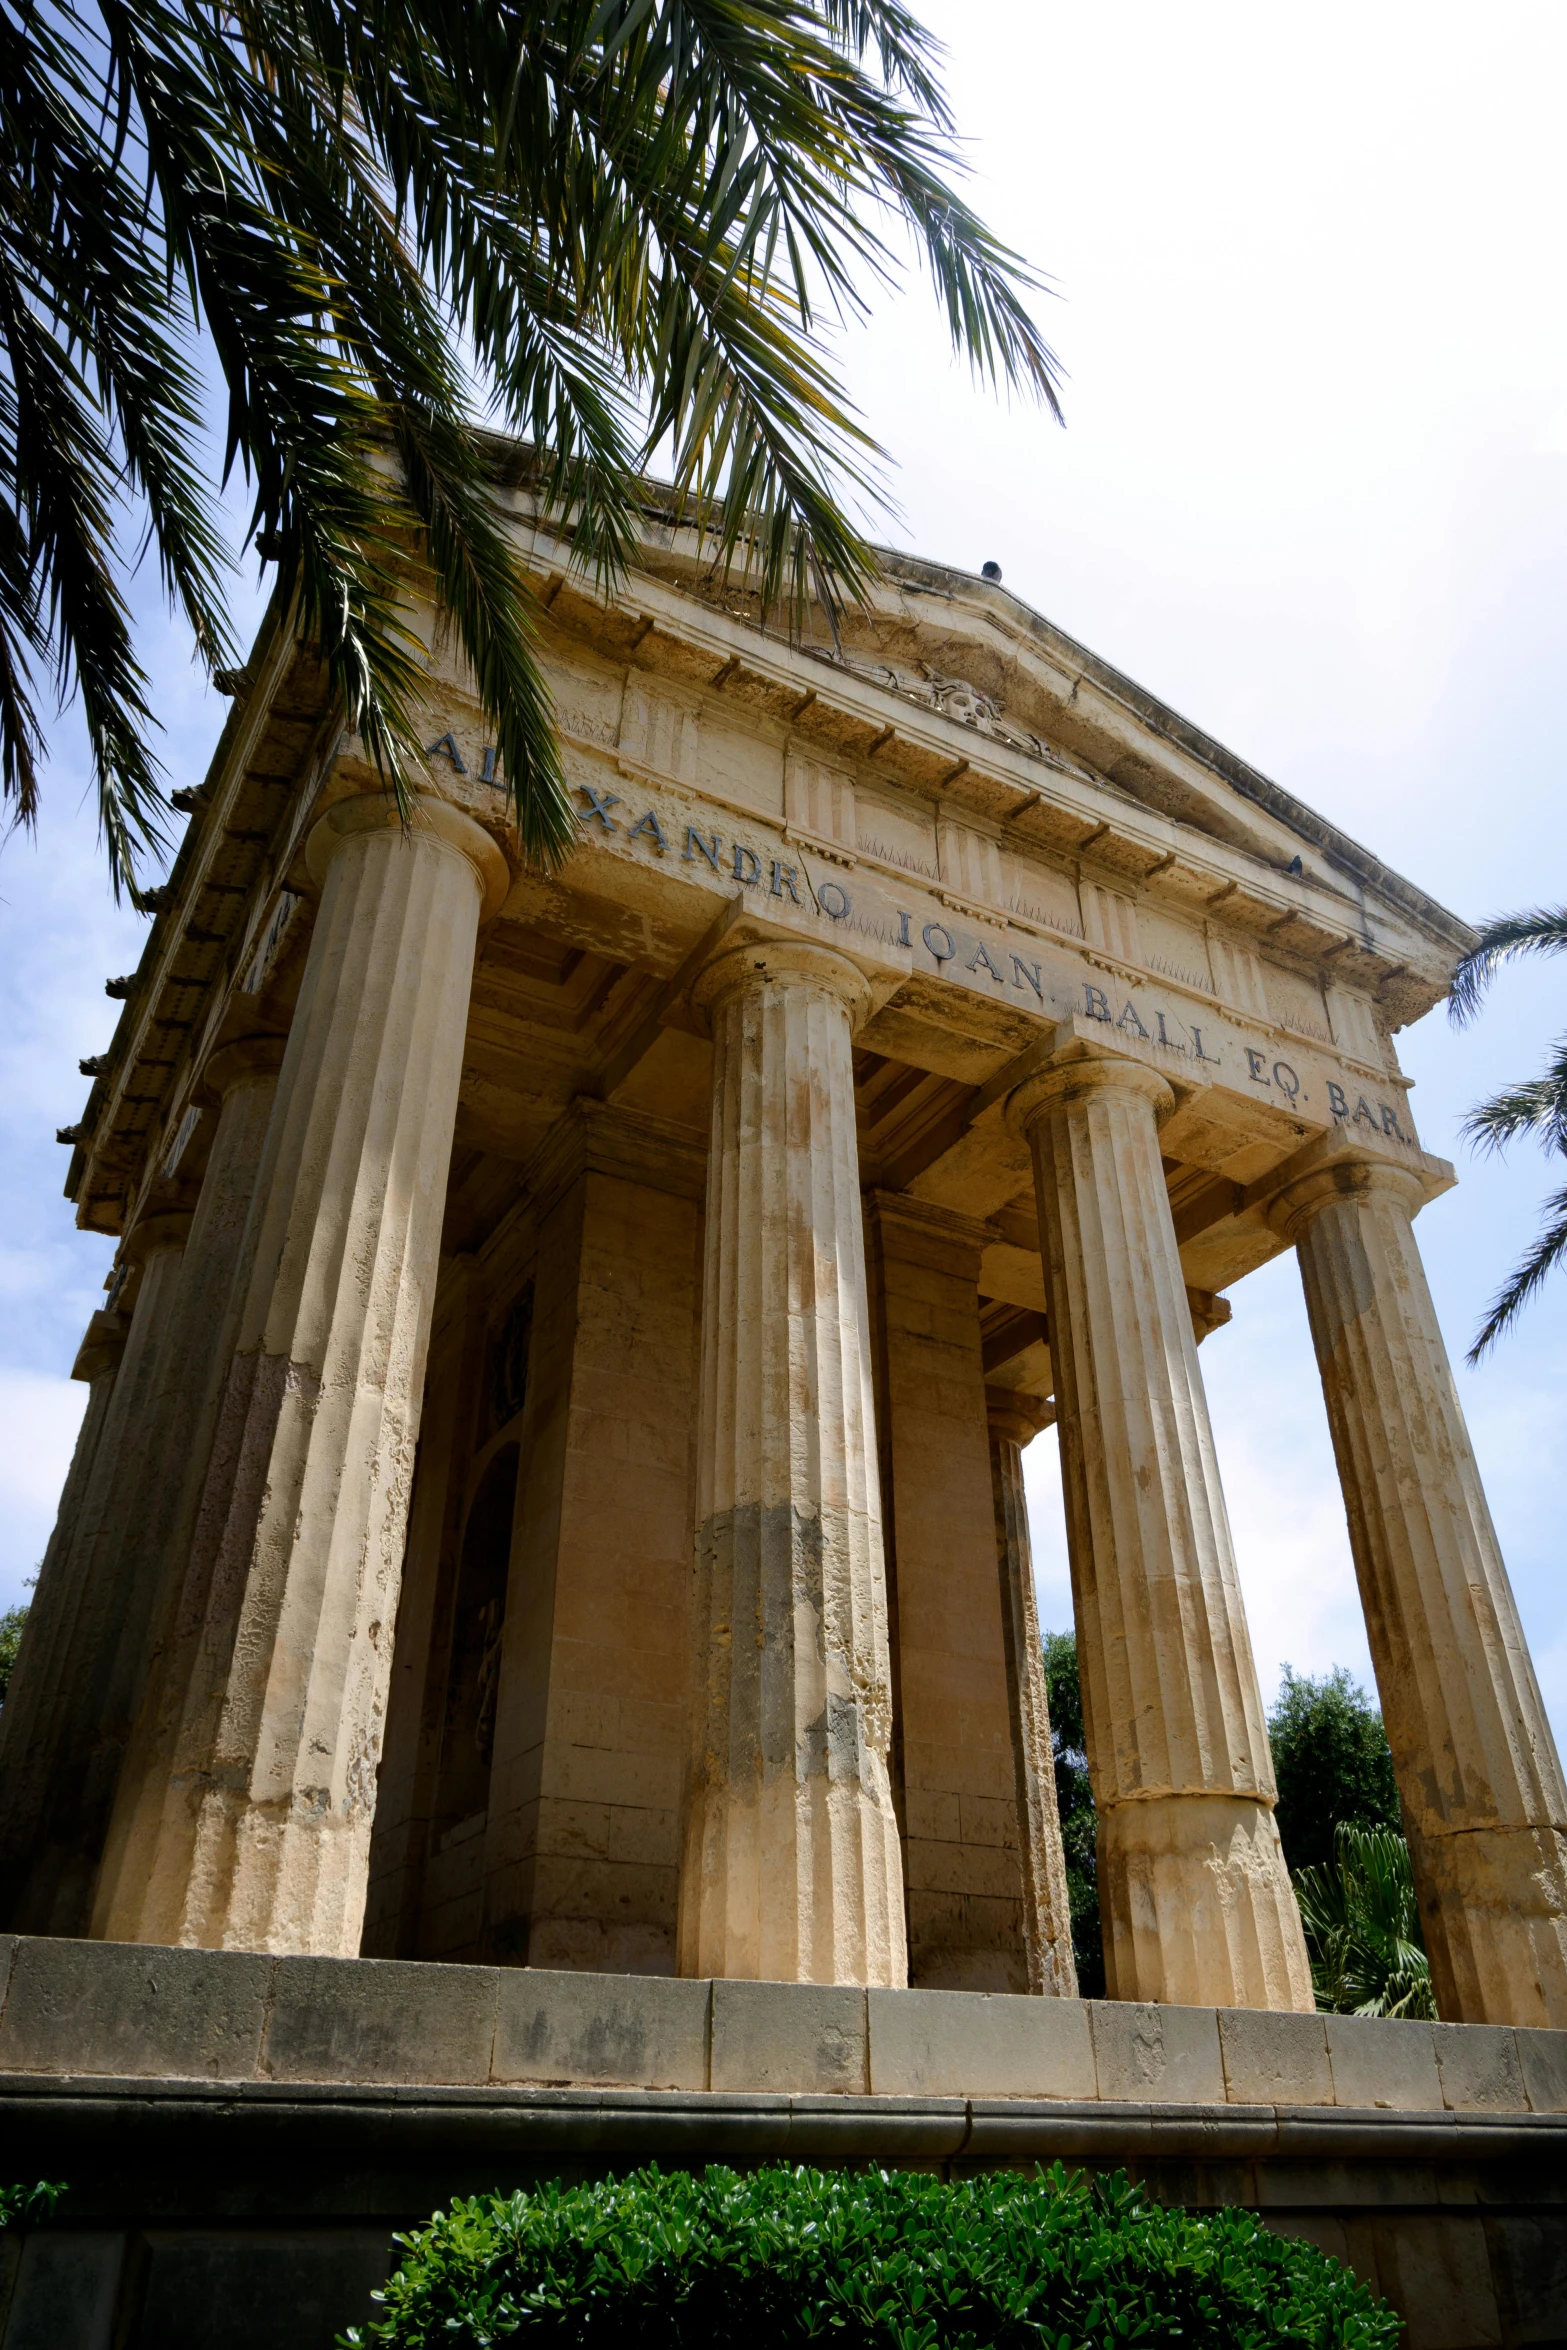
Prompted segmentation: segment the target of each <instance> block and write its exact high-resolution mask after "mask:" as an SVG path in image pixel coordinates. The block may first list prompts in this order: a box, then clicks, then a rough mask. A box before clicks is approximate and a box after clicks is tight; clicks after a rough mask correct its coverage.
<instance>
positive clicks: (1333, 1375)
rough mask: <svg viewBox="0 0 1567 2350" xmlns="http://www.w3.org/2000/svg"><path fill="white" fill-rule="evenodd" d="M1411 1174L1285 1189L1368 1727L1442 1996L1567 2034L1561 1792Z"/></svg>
mask: <svg viewBox="0 0 1567 2350" xmlns="http://www.w3.org/2000/svg"><path fill="white" fill-rule="evenodd" d="M1423 1198H1424V1190H1423V1187H1422V1184H1421V1181H1420V1179H1419V1177H1418V1176H1417V1175H1416V1174H1414V1173H1406V1172H1404V1171H1403V1170H1400V1169H1398V1168H1395V1167H1389V1166H1385V1165H1379V1164H1375V1163H1357V1162H1355V1161H1353V1160H1349V1161H1346V1160H1340V1161H1338V1162H1337V1163H1335V1164H1330V1165H1327V1166H1324V1167H1321V1168H1319V1169H1316V1170H1314V1171H1312V1172H1310V1173H1308V1174H1306V1175H1304V1176H1303V1177H1301V1178H1300V1180H1298V1181H1297V1182H1295V1183H1293V1184H1291V1185H1290V1186H1289V1187H1288V1188H1287V1189H1286V1190H1285V1191H1284V1192H1283V1193H1282V1194H1281V1196H1280V1198H1279V1201H1278V1203H1277V1206H1276V1208H1275V1211H1274V1213H1275V1216H1276V1218H1277V1220H1278V1221H1279V1223H1280V1225H1281V1227H1282V1228H1283V1229H1285V1230H1286V1231H1288V1232H1289V1233H1290V1235H1291V1236H1292V1237H1293V1238H1294V1240H1295V1243H1296V1248H1297V1252H1298V1254H1299V1258H1300V1270H1301V1279H1302V1282H1303V1283H1304V1285H1305V1291H1306V1306H1307V1311H1308V1313H1309V1315H1310V1318H1311V1331H1312V1337H1313V1340H1314V1341H1315V1344H1316V1350H1317V1361H1318V1364H1319V1365H1320V1368H1321V1372H1322V1387H1323V1394H1324V1396H1325V1397H1326V1400H1327V1407H1328V1420H1329V1424H1330V1426H1331V1428H1332V1431H1333V1447H1334V1452H1335V1454H1336V1456H1337V1459H1338V1469H1339V1478H1340V1481H1341V1483H1342V1486H1343V1491H1344V1504H1345V1509H1346V1511H1347V1513H1348V1517H1349V1533H1350V1546H1351V1549H1352V1550H1353V1553H1354V1558H1355V1569H1356V1573H1357V1576H1358V1578H1359V1582H1360V1592H1361V1600H1362V1604H1363V1606H1364V1609H1365V1617H1366V1632H1367V1637H1368V1639H1369V1642H1370V1646H1371V1655H1372V1661H1373V1663H1374V1664H1375V1666H1376V1674H1377V1685H1378V1688H1379V1690H1380V1692H1381V1698H1382V1717H1383V1720H1384V1722H1385V1723H1386V1725H1387V1733H1388V1742H1389V1744H1390V1745H1391V1747H1392V1749H1393V1761H1394V1766H1395V1768H1396V1770H1397V1774H1398V1788H1399V1796H1400V1799H1401V1801H1402V1804H1403V1811H1404V1821H1405V1825H1406V1828H1407V1830H1408V1833H1409V1843H1410V1852H1411V1856H1412V1858H1413V1862H1414V1872H1415V1886H1416V1890H1417V1892H1418V1894H1419V1897H1420V1911H1421V1918H1422V1921H1423V1924H1424V1927H1425V1936H1426V1946H1427V1948H1428V1950H1429V1952H1430V1955H1431V1975H1432V1982H1433V1986H1434V1988H1435V1991H1436V1996H1437V2004H1438V2006H1439V2008H1440V2009H1441V2012H1442V2013H1443V2015H1444V2016H1447V2017H1449V2018H1451V2019H1452V2020H1453V2021H1454V2022H1462V2023H1514V2024H1549V2025H1553V2026H1561V2025H1563V2024H1567V1789H1564V1786H1563V1781H1562V1768H1561V1763H1560V1761H1559V1759H1558V1757H1557V1753H1556V1748H1555V1743H1554V1741H1553V1739H1552V1737H1551V1730H1550V1725H1549V1723H1548V1721H1547V1719H1546V1715H1545V1709H1544V1706H1543V1705H1542V1703H1541V1700H1540V1692H1539V1687H1538V1684H1537V1683H1536V1680H1535V1674H1534V1667H1533V1665H1532V1664H1531V1662H1530V1659H1529V1652H1528V1649H1527V1647H1526V1645H1525V1642H1524V1637H1523V1630H1522V1627H1521V1625H1520V1624H1519V1621H1518V1611H1517V1608H1516V1606H1515V1604H1514V1600H1513V1595H1512V1590H1511V1588H1510V1586H1509V1583H1508V1580H1507V1570H1506V1568H1505V1566H1504V1565H1503V1562H1502V1557H1501V1552H1500V1550H1499V1549H1498V1547H1497V1541H1496V1533H1495V1529H1494V1528H1493V1526H1492V1524H1491V1515H1490V1511H1489V1509H1488V1508H1487V1506H1486V1500H1485V1495H1484V1492H1483V1491H1482V1489H1481V1485H1480V1476H1479V1471H1478V1469H1477V1467H1476V1465H1475V1459H1474V1453H1473V1451H1472V1449H1471V1447H1470V1442H1469V1433H1468V1430H1467V1428H1466V1427H1465V1425H1464V1418H1463V1411H1462V1407H1461V1406H1460V1404H1459V1401H1458V1395H1457V1391H1456V1389H1455V1387H1454V1384H1453V1375H1452V1371H1451V1368H1450V1366H1449V1363H1448V1359H1447V1351H1446V1348H1445V1346H1444V1344H1443V1341H1442V1334H1441V1331H1440V1329H1439V1327H1438V1325H1437V1319H1436V1312H1435V1309H1434V1307H1433V1305H1432V1302H1431V1293H1430V1290H1429V1289H1428V1287H1427V1285H1426V1278H1425V1272H1424V1269H1423V1267H1422V1265H1421V1262H1420V1255H1419V1251H1418V1249H1417V1247H1416V1245H1415V1238H1414V1234H1413V1232H1412V1230H1411V1229H1410V1219H1411V1216H1412V1215H1413V1213H1414V1211H1415V1210H1416V1208H1417V1207H1419V1206H1420V1204H1421V1203H1422V1200H1423Z"/></svg>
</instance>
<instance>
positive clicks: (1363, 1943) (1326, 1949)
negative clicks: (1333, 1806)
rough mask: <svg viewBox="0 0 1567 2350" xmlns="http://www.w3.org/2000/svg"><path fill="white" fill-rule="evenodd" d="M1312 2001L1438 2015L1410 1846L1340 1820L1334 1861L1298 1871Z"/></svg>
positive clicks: (1338, 2009)
mask: <svg viewBox="0 0 1567 2350" xmlns="http://www.w3.org/2000/svg"><path fill="white" fill-rule="evenodd" d="M1295 1897H1296V1899H1297V1900H1298V1902H1299V1903H1300V1922H1301V1924H1302V1926H1303V1927H1304V1928H1305V1930H1306V1948H1307V1951H1308V1952H1309V1953H1310V1957H1311V1980H1312V1983H1313V1985H1314V1986H1315V1989H1316V1994H1317V2005H1318V2007H1321V2008H1326V2009H1328V2010H1329V2012H1330V2013H1332V2014H1335V2015H1390V2016H1426V2017H1428V2018H1430V2019H1431V2020H1433V2021H1434V2020H1435V2017H1436V1999H1435V1996H1434V1995H1433V1993H1432V1989H1431V1967H1430V1962H1429V1961H1428V1959H1427V1957H1426V1946H1425V1937H1424V1935H1423V1934H1422V1933H1421V1931H1420V1911H1419V1909H1418V1908H1417V1907H1416V1904H1415V1879H1414V1872H1413V1870H1412V1869H1411V1867H1410V1864H1409V1846H1408V1845H1407V1844H1406V1843H1405V1842H1404V1839H1403V1837H1402V1836H1398V1835H1395V1834H1394V1833H1393V1831H1392V1830H1391V1829H1390V1828H1354V1827H1351V1826H1350V1825H1349V1823H1348V1822H1347V1821H1346V1822H1343V1823H1342V1824H1341V1825H1340V1827H1339V1830H1338V1834H1337V1836H1336V1838H1335V1840H1334V1849H1333V1861H1332V1864H1331V1866H1329V1867H1324V1868H1317V1869H1297V1870H1296V1872H1295Z"/></svg>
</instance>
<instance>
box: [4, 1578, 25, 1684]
mask: <svg viewBox="0 0 1567 2350" xmlns="http://www.w3.org/2000/svg"><path fill="white" fill-rule="evenodd" d="M26 1621H27V1602H26V1600H23V1602H22V1604H21V1606H20V1607H8V1608H7V1609H6V1610H5V1611H4V1613H3V1614H0V1705H3V1704H4V1703H5V1700H6V1695H7V1693H8V1691H9V1689H10V1687H11V1675H12V1673H13V1672H14V1671H15V1669H16V1652H17V1650H18V1648H20V1646H21V1644H22V1626H23V1625H24V1624H25V1623H26Z"/></svg>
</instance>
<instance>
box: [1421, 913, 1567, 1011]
mask: <svg viewBox="0 0 1567 2350" xmlns="http://www.w3.org/2000/svg"><path fill="white" fill-rule="evenodd" d="M1563 948H1567V906H1554V907H1552V906H1536V907H1534V908H1532V909H1531V910H1530V911H1529V912H1528V913H1524V914H1499V915H1497V916H1495V917H1494V918H1493V919H1492V920H1491V921H1489V922H1484V923H1482V924H1481V926H1480V936H1479V938H1478V940H1477V941H1476V943H1475V945H1474V946H1472V947H1471V948H1470V950H1469V952H1468V954H1467V955H1465V956H1464V957H1463V958H1462V960H1461V961H1460V962H1459V964H1458V966H1457V968H1456V969H1455V971H1454V973H1453V977H1452V984H1451V986H1450V988H1449V991H1448V1004H1447V1010H1448V1017H1449V1019H1450V1020H1451V1021H1452V1023H1453V1025H1454V1027H1455V1028H1463V1027H1465V1026H1466V1025H1467V1024H1468V1022H1469V1021H1471V1020H1472V1019H1473V1018H1474V1016H1475V1014H1476V1013H1477V1012H1478V1011H1479V1009H1480V1004H1481V1000H1482V998H1483V997H1484V995H1485V991H1486V989H1487V988H1488V987H1489V986H1490V984H1491V981H1492V980H1493V979H1494V978H1495V977H1496V974H1497V972H1498V971H1499V970H1500V969H1501V967H1502V965H1503V964H1504V963H1509V962H1512V961H1513V960H1514V959H1515V958H1516V957H1517V956H1519V955H1551V954H1559V953H1560V952H1561V951H1562V950H1563Z"/></svg>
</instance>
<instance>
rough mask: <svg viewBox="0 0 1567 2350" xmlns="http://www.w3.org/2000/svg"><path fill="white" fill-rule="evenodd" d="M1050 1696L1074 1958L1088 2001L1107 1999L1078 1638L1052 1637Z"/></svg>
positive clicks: (1048, 1648) (1048, 1641) (1048, 1639)
mask: <svg viewBox="0 0 1567 2350" xmlns="http://www.w3.org/2000/svg"><path fill="white" fill-rule="evenodd" d="M1043 1647H1044V1652H1045V1697H1046V1702H1047V1703H1048V1705H1049V1707H1050V1740H1051V1745H1052V1747H1053V1749H1054V1757H1055V1773H1056V1810H1057V1811H1058V1812H1059V1814H1060V1816H1061V1845H1062V1850H1063V1853H1064V1855H1065V1859H1066V1894H1067V1900H1068V1902H1069V1904H1070V1905H1071V1912H1072V1956H1073V1957H1074V1959H1075V1960H1076V1962H1077V1990H1078V1996H1079V1998H1082V1999H1103V1997H1104V1995H1105V1946H1104V1934H1103V1930H1102V1928H1101V1926H1100V1923H1099V1864H1098V1851H1097V1830H1098V1826H1099V1818H1098V1814H1097V1813H1096V1811H1095V1810H1094V1791H1093V1789H1092V1787H1091V1786H1090V1785H1089V1783H1088V1741H1087V1738H1086V1736H1085V1733H1084V1730H1083V1689H1082V1684H1081V1682H1080V1681H1079V1679H1078V1675H1077V1634H1076V1633H1075V1632H1047V1633H1046V1634H1045V1637H1044V1642H1043Z"/></svg>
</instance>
